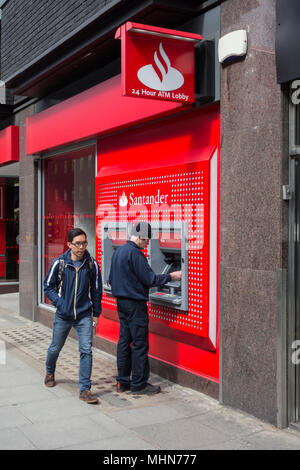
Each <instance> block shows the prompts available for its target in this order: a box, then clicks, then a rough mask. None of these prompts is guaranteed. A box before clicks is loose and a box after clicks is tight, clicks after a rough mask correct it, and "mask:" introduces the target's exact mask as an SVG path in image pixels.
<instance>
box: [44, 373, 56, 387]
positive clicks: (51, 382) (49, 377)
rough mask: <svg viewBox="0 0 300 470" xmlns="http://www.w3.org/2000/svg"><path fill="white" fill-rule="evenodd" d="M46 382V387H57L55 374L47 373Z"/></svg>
mask: <svg viewBox="0 0 300 470" xmlns="http://www.w3.org/2000/svg"><path fill="white" fill-rule="evenodd" d="M44 383H45V385H46V387H55V385H56V382H55V380H54V374H46V377H45V381H44Z"/></svg>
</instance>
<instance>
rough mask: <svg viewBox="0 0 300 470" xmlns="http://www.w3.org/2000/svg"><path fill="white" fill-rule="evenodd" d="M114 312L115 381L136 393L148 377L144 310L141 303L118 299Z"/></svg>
mask: <svg viewBox="0 0 300 470" xmlns="http://www.w3.org/2000/svg"><path fill="white" fill-rule="evenodd" d="M117 310H118V314H119V319H120V333H119V341H118V347H117V368H118V376H117V381H118V382H120V383H121V385H130V389H131V391H132V392H136V391H139V390H142V389H143V388H144V387H145V386H146V384H147V381H148V378H149V374H150V368H149V360H148V351H149V332H148V323H149V317H148V308H147V304H146V301H144V300H133V299H121V298H118V299H117ZM130 379H131V380H130Z"/></svg>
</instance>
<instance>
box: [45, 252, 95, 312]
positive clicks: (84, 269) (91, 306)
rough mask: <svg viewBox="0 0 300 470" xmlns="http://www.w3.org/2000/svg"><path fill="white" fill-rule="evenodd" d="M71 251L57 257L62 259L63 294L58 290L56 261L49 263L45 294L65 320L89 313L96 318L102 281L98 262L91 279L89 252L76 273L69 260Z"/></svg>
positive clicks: (57, 263) (57, 262)
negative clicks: (63, 262)
mask: <svg viewBox="0 0 300 470" xmlns="http://www.w3.org/2000/svg"><path fill="white" fill-rule="evenodd" d="M70 251H71V250H68V251H66V252H65V253H64V254H63V255H61V256H60V257H59V258H64V260H65V272H64V293H63V295H61V294H60V293H59V292H58V291H57V279H58V270H59V258H56V259H55V260H54V261H53V262H52V264H51V266H50V269H49V271H48V274H47V276H46V278H45V281H44V292H45V295H46V296H47V297H48V299H49V300H51V302H52V304H53V305H54V306H55V307H56V308H57V314H58V315H59V316H61V317H62V318H64V319H66V320H76V319H78V318H80V317H82V316H84V315H90V314H91V312H93V316H94V317H99V315H100V313H101V298H102V282H101V273H100V269H99V266H98V263H97V262H96V261H95V260H94V269H93V271H94V272H93V273H92V278H91V279H90V272H89V258H90V255H89V253H88V251H86V252H85V254H84V258H83V262H82V265H81V267H80V269H79V271H77V272H76V269H75V266H74V265H73V263H72V260H71V258H70Z"/></svg>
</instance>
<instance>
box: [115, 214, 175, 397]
mask: <svg viewBox="0 0 300 470" xmlns="http://www.w3.org/2000/svg"><path fill="white" fill-rule="evenodd" d="M149 238H151V226H150V225H149V224H148V223H146V222H138V223H137V224H135V225H134V227H133V230H132V235H131V238H130V241H127V243H126V244H125V245H123V246H122V247H120V248H118V250H116V252H115V253H114V255H113V257H112V262H111V270H110V275H109V283H110V285H111V288H112V294H113V296H114V297H116V298H117V310H118V315H119V319H120V333H119V341H118V348H117V367H118V376H117V391H118V392H125V391H126V390H131V392H132V393H134V394H154V393H159V392H160V387H158V386H154V385H151V384H149V383H148V382H147V381H148V378H149V374H150V368H149V361H148V351H149V339H148V336H149V334H148V324H149V317H148V308H147V303H146V301H147V300H148V296H149V288H150V287H154V286H160V285H163V284H166V283H167V282H170V281H171V280H176V281H179V280H180V279H181V271H176V272H173V273H171V274H155V273H154V271H153V270H152V269H151V267H150V266H149V264H148V262H147V259H146V257H145V255H144V254H143V253H142V250H144V249H145V247H146V245H148V243H149ZM131 373H132V379H131V382H130V376H131Z"/></svg>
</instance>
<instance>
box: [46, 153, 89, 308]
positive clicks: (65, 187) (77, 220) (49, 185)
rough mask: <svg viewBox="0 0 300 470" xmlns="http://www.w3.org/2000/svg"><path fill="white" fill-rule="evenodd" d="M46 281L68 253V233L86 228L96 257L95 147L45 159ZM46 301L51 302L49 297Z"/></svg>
mask: <svg viewBox="0 0 300 470" xmlns="http://www.w3.org/2000/svg"><path fill="white" fill-rule="evenodd" d="M43 168H44V208H43V215H42V224H43V230H42V233H43V239H44V240H43V252H42V258H43V268H42V273H43V279H44V278H45V276H46V274H47V272H48V270H49V268H50V265H51V262H52V261H53V260H54V259H55V258H57V257H58V256H60V255H61V254H63V253H64V252H65V251H67V249H68V246H67V233H68V231H69V230H70V229H71V228H73V227H80V228H82V229H83V230H84V231H85V232H86V234H87V238H88V242H89V245H88V251H89V252H90V254H91V255H92V256H95V189H94V188H95V146H91V147H86V148H84V149H80V150H76V151H72V152H68V153H65V154H60V155H58V156H55V157H50V158H47V159H45V160H44V165H43ZM45 302H47V303H49V302H48V300H46V298H45Z"/></svg>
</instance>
